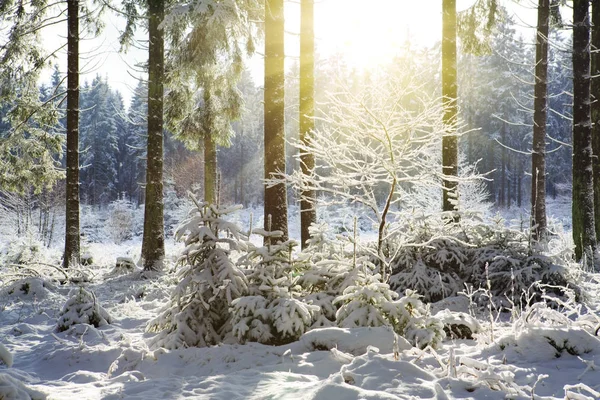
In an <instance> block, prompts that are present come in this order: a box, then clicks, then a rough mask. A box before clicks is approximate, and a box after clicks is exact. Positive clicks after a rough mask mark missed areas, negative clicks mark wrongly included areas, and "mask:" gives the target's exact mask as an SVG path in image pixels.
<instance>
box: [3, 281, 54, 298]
mask: <svg viewBox="0 0 600 400" xmlns="http://www.w3.org/2000/svg"><path fill="white" fill-rule="evenodd" d="M55 289H56V286H55V285H54V284H52V283H50V282H49V281H46V280H44V279H41V278H33V277H32V278H25V279H20V280H18V281H16V282H14V283H12V284H11V285H9V286H8V287H7V288H6V289H5V290H3V292H4V293H6V294H7V295H12V296H17V297H19V298H21V299H36V300H43V299H45V298H46V297H48V294H49V293H50V292H51V291H54V290H55Z"/></svg>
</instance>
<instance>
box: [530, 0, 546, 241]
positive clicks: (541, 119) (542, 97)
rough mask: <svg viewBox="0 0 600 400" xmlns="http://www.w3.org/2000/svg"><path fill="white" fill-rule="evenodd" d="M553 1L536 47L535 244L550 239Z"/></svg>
mask: <svg viewBox="0 0 600 400" xmlns="http://www.w3.org/2000/svg"><path fill="white" fill-rule="evenodd" d="M549 20H550V0H540V1H539V5H538V26H537V35H536V38H537V39H536V43H535V88H534V96H535V98H534V100H533V108H534V111H533V149H532V152H531V227H532V236H533V239H534V240H537V241H541V240H543V239H544V238H545V237H546V119H547V92H548V23H549Z"/></svg>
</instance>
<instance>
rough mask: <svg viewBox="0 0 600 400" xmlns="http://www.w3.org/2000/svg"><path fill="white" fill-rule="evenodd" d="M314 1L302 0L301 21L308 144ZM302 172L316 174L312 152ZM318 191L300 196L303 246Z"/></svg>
mask: <svg viewBox="0 0 600 400" xmlns="http://www.w3.org/2000/svg"><path fill="white" fill-rule="evenodd" d="M313 15H314V0H302V11H301V23H300V25H301V26H300V140H301V141H302V143H303V144H305V145H308V143H309V137H310V135H311V133H312V131H313V130H314V129H315V121H314V116H315V32H314V21H313ZM300 164H301V167H302V173H303V174H304V175H306V176H310V175H312V174H313V170H314V168H315V157H314V155H313V154H311V153H310V152H302V153H301V154H300ZM316 200H317V193H316V192H315V191H314V190H305V191H303V192H302V193H301V197H300V237H301V239H300V241H301V243H302V248H303V249H304V248H305V247H306V246H307V240H308V239H310V234H309V232H308V228H309V227H310V225H311V224H313V223H315V222H317V211H316V209H315V207H316Z"/></svg>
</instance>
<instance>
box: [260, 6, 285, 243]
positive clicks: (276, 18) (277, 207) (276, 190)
mask: <svg viewBox="0 0 600 400" xmlns="http://www.w3.org/2000/svg"><path fill="white" fill-rule="evenodd" d="M283 37H284V27H283V0H267V1H266V3H265V90H264V93H265V100H264V101H265V106H264V107H265V108H264V113H265V117H264V118H265V122H264V124H265V132H264V135H265V136H264V142H265V179H271V178H273V177H274V176H273V175H274V174H277V173H284V172H285V125H284V111H285V109H284V103H285V102H284V93H285V89H284V84H285V77H284V52H283ZM264 207H265V208H264V220H265V229H266V230H268V229H269V226H268V221H269V219H270V220H271V226H270V229H271V230H274V231H281V232H283V237H282V238H281V240H283V241H285V240H287V238H288V224H287V190H286V187H285V184H284V183H278V184H277V185H274V186H271V187H267V186H265V206H264ZM269 216H271V218H269Z"/></svg>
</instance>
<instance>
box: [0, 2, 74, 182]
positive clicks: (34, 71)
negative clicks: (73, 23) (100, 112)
mask: <svg viewBox="0 0 600 400" xmlns="http://www.w3.org/2000/svg"><path fill="white" fill-rule="evenodd" d="M46 5H47V4H46V1H37V2H34V3H33V4H29V5H28V6H27V7H23V4H22V2H19V1H14V0H6V1H2V2H0V21H2V28H0V29H2V35H0V103H1V104H0V107H2V109H3V110H4V112H5V113H4V121H3V124H4V125H5V128H6V129H5V130H4V131H3V133H2V135H1V137H2V140H0V187H2V188H3V189H6V190H11V191H17V192H24V191H29V190H31V188H32V187H33V188H34V189H35V190H36V191H40V190H42V188H44V187H51V186H52V185H53V184H54V183H55V182H56V181H57V180H58V179H60V178H61V177H62V176H63V174H62V173H61V172H60V171H59V170H58V169H57V168H56V167H57V162H56V158H57V157H59V156H60V153H61V146H62V138H63V136H62V135H59V134H58V132H56V131H55V130H52V129H50V130H49V129H46V128H47V127H53V126H55V125H56V123H57V120H58V113H57V112H56V103H55V102H54V94H49V97H48V98H47V99H46V100H45V102H44V103H42V101H41V99H40V92H39V88H38V86H37V81H38V79H39V77H40V74H41V72H42V71H43V69H44V68H46V67H50V66H51V65H50V64H49V62H48V53H47V52H46V51H45V50H44V48H43V46H42V41H41V37H40V34H41V27H42V26H44V25H45V24H48V23H51V22H52V21H55V20H56V18H53V17H48V16H47V9H48V7H46ZM51 93H52V91H51Z"/></svg>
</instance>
